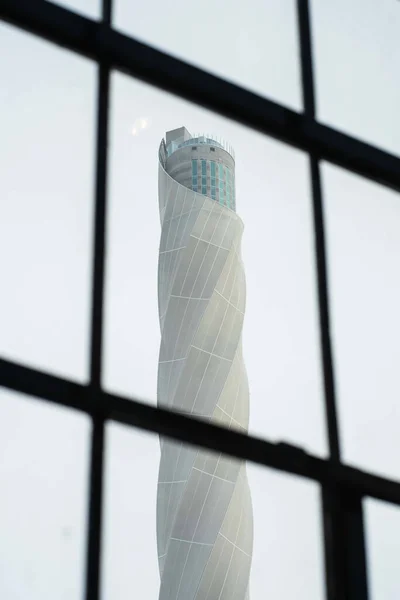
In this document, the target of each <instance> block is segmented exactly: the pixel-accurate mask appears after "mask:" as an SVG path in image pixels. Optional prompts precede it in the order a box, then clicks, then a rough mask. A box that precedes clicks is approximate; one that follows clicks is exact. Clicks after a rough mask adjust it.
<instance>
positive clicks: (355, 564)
mask: <svg viewBox="0 0 400 600" xmlns="http://www.w3.org/2000/svg"><path fill="white" fill-rule="evenodd" d="M309 1H310V0H297V12H298V27H299V38H300V58H301V76H302V90H303V105H304V116H305V119H306V121H307V120H308V121H309V122H313V121H314V119H315V91H314V89H315V88H314V77H313V62H312V43H311V26H310V10H309ZM319 159H320V157H319V156H318V155H317V154H315V153H310V176H311V189H312V204H313V219H314V235H315V255H316V268H317V289H318V308H319V322H320V340H321V352H322V368H323V375H324V392H325V394H324V395H325V413H326V423H327V429H328V438H329V450H330V457H331V460H332V461H335V462H338V461H340V443H339V433H338V420H337V409H336V398H335V378H334V369H333V359H332V344H331V336H330V313H329V293H328V276H327V266H326V243H325V231H324V215H323V201H322V187H321V173H320V164H319V162H320V160H319ZM322 511H323V526H324V545H325V573H326V576H325V577H326V594H327V600H342V599H343V600H367V599H368V589H367V573H366V558H365V544H364V524H363V512H362V498H361V496H360V495H359V494H354V493H352V492H350V491H349V490H348V489H345V488H341V487H338V486H327V485H324V486H323V489H322Z"/></svg>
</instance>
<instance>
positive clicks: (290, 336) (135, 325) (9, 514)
mask: <svg viewBox="0 0 400 600" xmlns="http://www.w3.org/2000/svg"><path fill="white" fill-rule="evenodd" d="M63 4H64V5H67V6H69V7H71V8H74V9H75V10H79V11H81V12H82V13H84V14H86V15H88V16H91V17H97V16H98V3H97V2H94V0H74V2H72V1H70V2H65V3H63ZM311 5H312V25H313V32H314V54H315V55H316V61H315V63H316V64H315V66H316V82H317V105H318V117H319V118H320V120H321V121H323V122H326V123H328V124H329V125H332V126H335V127H338V128H340V129H342V130H344V131H346V132H349V133H351V134H353V135H355V136H357V137H359V138H362V139H364V140H366V141H368V142H371V143H374V144H376V145H379V146H381V147H382V148H385V149H386V150H388V151H390V152H392V153H395V154H399V153H400V126H399V119H398V107H399V106H400V83H399V78H398V73H399V69H400V45H399V42H398V40H399V39H400V4H399V3H398V2H397V1H396V0H381V1H380V2H379V3H378V2H377V1H376V0H351V2H348V0H347V1H346V0H337V1H336V2H334V3H333V2H328V1H327V0H319V1H317V0H315V1H313V2H312V3H311ZM294 6H295V2H294V1H289V0H286V2H282V1H281V0H268V1H266V0H251V1H250V3H247V4H244V3H239V2H234V3H232V1H231V2H228V1H227V0H217V2H211V0H203V2H202V3H201V4H200V5H198V6H196V7H194V6H193V5H192V4H190V3H187V2H186V1H185V0H176V1H175V2H174V3H173V4H171V3H170V4H166V3H163V2H160V0H148V1H147V2H142V3H134V4H132V3H131V2H130V1H129V0H116V10H115V26H116V27H117V28H119V29H120V30H122V31H124V32H125V33H128V34H131V35H135V36H137V37H139V38H141V39H142V40H144V41H147V42H149V43H151V44H154V45H156V46H158V47H160V48H162V49H164V50H167V51H170V52H173V53H174V54H175V55H177V56H180V57H184V58H186V59H187V60H189V61H191V62H193V63H195V64H198V65H200V66H202V67H204V68H206V69H208V70H211V71H213V72H215V73H217V74H219V75H224V76H226V77H227V78H229V79H231V80H234V81H236V82H238V83H240V84H242V85H245V86H246V87H248V88H250V89H253V90H255V91H257V92H258V93H260V94H263V95H266V96H268V97H270V98H271V99H273V100H276V101H278V102H281V103H284V104H285V105H287V106H289V107H291V108H293V109H295V110H301V93H300V88H299V65H298V55H297V54H298V52H297V34H296V21H295V11H294ZM155 15H157V18H155ZM6 53H7V56H8V60H7V61H1V62H0V75H1V81H2V85H1V87H0V131H1V143H0V197H1V199H2V201H1V202H0V211H1V212H0V274H1V281H2V289H1V295H0V332H1V335H0V355H1V356H3V357H6V358H9V359H13V360H16V361H18V362H22V363H26V364H28V365H30V366H33V367H36V368H39V369H41V370H44V371H47V372H50V373H54V374H56V375H60V376H64V377H68V378H70V379H73V380H76V381H79V382H86V381H87V379H88V335H89V310H90V289H91V281H90V269H91V262H92V256H91V244H92V216H93V174H94V168H93V167H94V133H95V128H94V125H95V92H96V68H95V65H93V63H91V62H90V61H87V60H83V59H81V58H80V57H77V56H75V55H73V54H71V53H68V52H65V51H64V50H60V49H59V48H56V47H54V46H50V45H49V44H47V43H44V42H42V41H40V40H38V39H36V38H34V37H32V36H28V35H26V34H24V33H20V32H18V31H17V30H15V29H13V28H11V27H9V26H5V25H0V54H1V55H2V56H5V55H6ZM111 105H112V114H111V123H110V149H111V152H110V180H109V215H108V217H109V222H108V232H107V241H108V245H107V249H108V255H107V274H106V311H105V313H106V319H105V351H104V377H103V385H104V387H105V389H107V390H110V391H113V392H116V393H118V394H121V395H124V396H127V397H137V398H140V399H142V400H144V401H146V402H150V403H153V404H154V403H155V401H156V377H157V361H158V347H159V340H160V334H159V325H158V311H157V295H156V292H157V258H158V244H159V236H160V224H159V215H158V200H157V150H158V145H159V142H160V139H161V138H162V136H163V135H164V133H165V131H166V130H168V129H173V128H175V127H179V126H182V125H185V126H186V127H187V128H188V129H189V131H193V132H205V133H212V134H215V135H218V136H221V137H223V138H224V139H226V140H227V141H229V142H230V143H231V144H232V145H233V147H234V149H235V152H236V184H237V190H236V196H237V212H238V213H239V215H240V216H241V218H242V219H243V221H244V224H245V231H244V235H243V260H244V265H245V271H246V278H247V307H246V317H245V324H244V359H245V363H246V367H247V370H248V374H249V384H250V407H251V415H250V431H251V432H252V433H255V434H257V435H260V436H264V437H266V438H268V439H271V440H273V441H276V440H285V441H288V442H290V443H293V444H296V445H299V446H301V447H303V448H304V449H305V450H306V451H309V452H312V453H314V454H317V455H320V456H327V451H328V450H327V440H326V431H325V424H324V409H323V392H322V380H321V372H320V367H321V365H320V349H319V339H318V319H317V312H316V307H317V302H316V289H315V266H314V260H313V238H312V221H311V219H312V214H311V204H310V184H309V177H308V159H307V156H306V155H304V154H303V153H301V152H299V151H295V150H293V149H291V148H290V147H287V146H285V145H283V144H280V143H277V142H276V141H274V140H270V139H268V138H266V137H264V136H261V135H259V134H256V133H254V132H252V131H251V130H249V129H246V128H244V127H242V126H239V125H237V124H235V123H233V122H230V121H228V120H226V119H223V118H222V117H220V116H217V115H214V114H212V113H210V112H208V111H206V110H204V109H202V108H199V107H196V106H194V105H191V104H189V103H187V102H185V101H183V100H181V99H179V98H176V97H173V96H170V95H168V94H166V93H164V92H161V91H159V90H156V89H155V88H151V87H150V86H147V85H144V84H142V83H140V82H137V81H135V80H132V79H129V78H127V77H125V76H122V75H119V74H114V75H113V77H112V102H111ZM142 119H145V120H146V128H144V129H140V127H139V128H138V123H139V120H142ZM134 130H135V131H136V133H135V132H134ZM134 133H135V134H134ZM322 175H323V187H324V209H325V215H326V219H327V241H328V266H329V281H330V291H331V308H332V333H333V344H334V356H335V361H336V362H335V367H336V382H337V391H338V406H339V422H340V427H341V431H340V435H341V443H342V449H343V457H344V460H346V461H347V462H348V463H349V464H353V465H355V466H359V467H360V468H363V469H366V470H371V471H373V472H377V473H380V474H383V475H387V476H390V477H394V478H397V479H400V467H399V461H398V460H397V457H398V456H399V452H400V441H399V440H400V436H399V431H400V406H399V401H398V398H399V396H400V382H399V377H398V364H399V359H400V347H399V339H400V335H399V334H400V331H399V330H400V316H399V310H398V307H399V306H400V285H399V280H398V278H397V277H396V275H397V274H398V272H399V266H398V265H399V261H400V236H399V229H400V203H399V201H400V199H399V197H398V194H396V193H395V192H393V191H390V190H387V189H385V188H383V187H381V186H378V185H376V184H372V183H370V182H368V181H366V180H363V179H361V178H360V177H356V176H354V175H351V174H349V173H346V172H345V171H343V170H341V169H338V168H336V167H333V166H331V165H327V164H324V165H323V166H322ZM89 440H90V422H89V420H88V419H86V418H85V417H83V416H82V415H79V414H76V413H74V412H71V411H67V410H63V409H60V408H58V407H53V406H51V405H48V404H46V403H41V402H40V403H39V402H32V401H31V400H29V399H26V398H23V397H21V396H18V395H16V394H13V393H10V392H8V391H5V390H1V391H0V487H1V489H2V493H1V495H0V531H1V538H0V597H1V598H4V599H5V600H20V599H21V600H22V599H24V600H25V599H26V598H29V599H30V600H53V599H54V598H57V599H58V598H60V600H67V599H68V600H70V599H72V600H75V599H76V600H80V599H81V598H82V588H83V581H84V571H83V557H84V551H85V523H86V503H85V500H86V497H85V493H86V491H87V479H86V477H87V466H88V465H87V461H88V450H89ZM158 461H159V443H158V439H157V436H154V435H150V434H145V433H143V432H140V431H137V430H131V429H128V428H125V427H122V426H117V425H110V426H109V427H108V430H107V455H106V482H107V484H106V491H105V538H104V560H103V583H104V586H103V600H125V599H126V600H128V598H132V597H133V596H134V595H140V598H141V600H154V599H156V598H157V593H158V584H159V578H158V565H157V551H156V538H155V524H156V520H155V501H156V484H157V471H158ZM248 469H249V478H250V486H251V493H252V499H253V505H254V520H255V543H254V557H253V568H252V574H251V600H261V598H264V597H270V598H279V599H280V600H281V599H282V600H286V599H287V600H289V599H292V598H293V597H296V598H297V599H298V600H303V599H304V600H318V599H320V598H323V594H324V591H323V590H324V587H323V586H324V582H323V556H322V541H321V524H320V515H319V510H320V501H319V489H318V486H316V485H314V484H313V483H311V482H308V481H306V480H304V481H303V480H300V479H298V478H295V477H291V476H287V475H283V474H280V473H276V472H273V471H270V470H268V469H261V468H259V467H255V466H254V465H249V467H248ZM28 499H29V503H28V502H27V500H28ZM366 517H367V533H368V560H369V563H370V565H371V569H370V584H371V592H372V594H371V598H372V600H378V599H381V598H382V599H384V600H392V599H393V600H398V598H399V595H400V577H399V575H398V571H399V569H398V564H397V558H398V556H399V552H400V510H399V509H397V508H395V507H391V506H387V505H385V504H383V503H377V502H374V501H368V503H367V504H366ZM288 575H289V576H288Z"/></svg>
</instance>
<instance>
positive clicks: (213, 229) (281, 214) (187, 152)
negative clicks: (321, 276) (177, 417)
mask: <svg viewBox="0 0 400 600" xmlns="http://www.w3.org/2000/svg"><path fill="white" fill-rule="evenodd" d="M112 107H113V110H112V122H111V169H110V194H109V198H110V203H109V210H110V212H109V230H108V244H109V246H108V265H107V278H106V319H105V324H106V327H105V331H106V336H105V342H106V343H105V363H104V364H105V373H104V375H105V376H104V380H103V383H104V385H105V387H106V388H107V389H109V390H110V391H114V392H117V393H119V394H123V395H126V396H133V397H135V396H136V397H139V398H145V399H147V400H148V401H150V402H155V401H156V397H157V370H158V362H159V361H160V369H159V378H158V397H159V401H160V403H161V404H163V403H164V405H167V406H173V407H174V408H176V409H179V410H183V411H188V410H189V411H191V412H192V413H193V414H201V415H203V416H213V417H214V418H216V419H219V420H220V421H222V422H223V423H227V424H229V422H230V423H231V424H233V425H234V424H235V423H236V424H238V423H239V424H241V426H243V427H244V428H247V423H248V405H249V395H250V398H251V403H250V431H252V432H254V433H257V434H261V435H263V436H268V437H272V438H273V439H276V440H281V439H282V438H284V439H286V440H291V441H293V442H295V443H296V444H298V445H301V446H305V447H306V449H308V450H311V451H313V452H317V453H321V454H323V453H324V452H325V451H326V443H325V427H324V419H323V414H324V412H323V394H322V391H321V373H320V371H321V369H320V355H319V336H318V323H317V310H316V293H315V272H314V256H313V235H312V225H311V221H312V219H311V206H310V190H309V182H308V162H307V158H306V156H305V155H303V154H302V153H301V152H298V151H295V150H292V149H290V148H289V147H287V146H284V145H282V144H279V143H277V142H275V141H272V140H270V139H268V138H266V137H264V136H262V135H259V134H256V133H254V132H252V131H250V130H249V129H246V128H245V127H242V126H239V125H236V124H234V123H232V122H231V121H228V120H225V119H222V118H221V117H219V116H216V115H214V114H212V113H210V112H208V111H206V110H204V109H200V108H198V107H195V106H193V105H191V104H189V103H186V102H184V101H182V100H179V99H177V98H175V97H173V96H169V95H167V94H165V93H163V92H160V91H157V90H155V89H153V88H151V87H149V86H146V85H144V84H142V83H138V82H136V81H132V80H129V79H127V78H126V77H124V76H121V75H116V76H115V77H114V78H113V96H112ZM132 107H134V111H135V112H134V113H133V112H132V111H133V108H132ZM143 124H144V125H143ZM180 125H185V126H186V127H187V128H188V129H187V130H186V129H185V131H186V132H187V136H190V135H195V134H190V133H189V132H190V131H201V130H202V129H203V131H214V132H218V139H219V140H220V141H217V139H212V136H211V134H207V135H206V136H204V138H203V137H202V136H197V134H196V137H195V138H190V137H189V140H184V141H183V142H182V144H183V145H182V147H181V148H180V149H176V144H178V142H177V141H176V140H172V139H171V138H172V137H173V136H174V135H175V134H177V132H178V133H179V132H181V133H182V131H183V130H182V131H181V130H179V129H178V130H176V131H175V130H172V129H173V128H174V127H177V126H180ZM132 130H133V131H134V135H132ZM169 130H171V131H169ZM166 131H169V133H168V143H167V145H168V148H166V149H165V152H166V153H168V152H169V156H168V157H167V158H168V166H167V163H165V165H166V168H167V169H169V171H166V170H165V169H164V167H161V166H160V172H158V165H157V159H158V149H159V147H160V142H161V140H162V139H163V137H164V136H165V135H166ZM177 135H178V134H177ZM182 135H186V133H183V134H182ZM219 135H221V136H222V137H223V139H226V140H229V144H228V142H223V141H222V139H221V138H220V137H219ZM210 136H211V137H210ZM177 139H178V138H177ZM190 139H196V140H197V142H196V146H192V145H191V144H190V143H189V141H190ZM204 140H205V141H204ZM207 140H208V141H207ZM186 142H187V143H186ZM214 144H215V145H214ZM218 144H219V145H218ZM224 144H225V148H227V149H228V148H229V149H230V150H229V152H228V150H227V149H225V148H224ZM230 144H231V145H232V146H233V148H234V149H235V159H233V154H234V151H233V150H232V148H231V146H230ZM161 147H162V148H164V146H161ZM194 148H196V149H194ZM210 148H214V152H213V160H216V161H219V166H225V167H226V166H227V167H228V168H230V169H231V170H232V180H233V186H234V187H236V194H235V193H234V194H233V201H232V206H231V207H228V206H227V205H226V193H225V191H226V190H225V187H226V181H225V177H226V169H224V168H221V169H220V168H219V167H218V168H217V169H216V174H217V175H218V176H219V177H222V179H218V180H217V181H221V183H217V186H216V194H214V195H216V198H215V200H214V199H213V195H212V189H211V185H210V182H211V169H209V170H208V171H207V172H206V180H207V184H206V186H205V187H206V188H207V195H208V197H206V196H204V195H202V187H201V186H200V185H199V186H198V195H197V194H196V192H194V191H193V189H192V185H193V178H192V160H194V155H196V157H198V158H197V159H198V161H199V165H198V169H199V171H201V158H202V157H204V155H207V154H208V153H209V154H210V155H211V150H210ZM171 149H172V151H171ZM185 157H186V158H187V160H185ZM162 160H164V159H162ZM166 160H167V159H166ZM223 161H225V162H226V163H227V164H226V165H223V164H222V163H223ZM160 165H161V163H160ZM288 172H289V173H290V177H287V173H288ZM235 173H236V175H235ZM180 182H182V183H180ZM159 186H160V187H159ZM159 193H160V197H159V198H158V196H159ZM159 201H160V204H159ZM235 201H236V212H235V210H234V208H235ZM166 202H167V203H168V202H169V204H168V207H167V208H166V209H165V210H166V211H170V212H166V213H165V214H164V204H165V203H166ZM160 211H161V213H160ZM171 211H172V212H171ZM173 211H175V213H173ZM160 214H161V219H162V221H163V225H162V226H161V225H160ZM171 215H172V216H171ZM243 226H244V230H243ZM207 236H208V237H207ZM210 236H211V237H210ZM241 242H242V251H241V250H240V243H241ZM240 252H242V259H243V260H241V258H240ZM158 265H159V266H158ZM158 279H159V285H158ZM245 282H246V283H245ZM172 286H173V287H172ZM245 302H246V304H245ZM160 322H161V327H162V328H163V336H162V340H161V336H160V324H159V323H160ZM242 333H243V340H242V335H241V334H242ZM241 341H243V356H242V357H241ZM160 345H161V351H160ZM233 359H235V360H233ZM246 370H247V375H248V380H249V384H248V385H249V390H248V389H247V377H246ZM205 371H207V376H205ZM203 375H204V377H203ZM228 375H229V377H228ZM179 386H180V387H179ZM185 386H186V387H185ZM238 386H239V387H238ZM223 387H224V390H222V388H223ZM239 388H240V390H239ZM238 390H239V391H238ZM217 401H218V404H217ZM226 417H232V420H230V418H228V420H227V419H226Z"/></svg>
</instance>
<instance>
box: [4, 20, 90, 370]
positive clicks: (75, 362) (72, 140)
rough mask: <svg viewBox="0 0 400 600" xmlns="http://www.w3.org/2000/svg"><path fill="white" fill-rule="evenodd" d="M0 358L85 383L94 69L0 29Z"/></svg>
mask: <svg viewBox="0 0 400 600" xmlns="http://www.w3.org/2000/svg"><path fill="white" fill-rule="evenodd" d="M0 54H1V55H2V56H8V57H9V58H8V60H5V61H1V64H0V78H1V81H2V82H3V83H2V91H1V93H0V115H1V116H0V120H1V124H0V129H1V143H0V195H1V198H2V201H1V208H0V276H1V282H2V285H1V296H0V331H1V337H0V355H2V356H3V357H7V358H10V359H13V360H17V361H19V362H23V363H27V364H28V365H30V366H33V367H37V368H40V369H44V370H46V371H51V372H54V373H56V374H60V375H64V376H67V377H71V378H74V379H78V380H80V381H86V380H87V376H88V332H89V310H90V288H91V281H90V279H91V277H90V269H91V244H92V223H91V220H92V212H93V177H94V173H93V165H94V156H93V151H94V106H95V100H94V97H95V83H96V77H95V75H96V73H95V67H94V65H93V64H92V63H91V62H89V61H87V60H84V59H82V58H79V57H78V56H76V55H75V54H72V53H68V52H66V51H64V50H61V49H60V48H58V47H57V46H53V45H50V44H48V43H47V42H43V41H41V40H39V39H38V38H36V37H33V36H31V35H27V34H25V33H22V32H20V31H18V30H17V29H14V28H11V27H9V26H7V25H0Z"/></svg>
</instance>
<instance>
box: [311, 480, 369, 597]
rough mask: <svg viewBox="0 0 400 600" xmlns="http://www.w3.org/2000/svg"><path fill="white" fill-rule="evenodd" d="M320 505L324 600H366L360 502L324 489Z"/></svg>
mask: <svg viewBox="0 0 400 600" xmlns="http://www.w3.org/2000/svg"><path fill="white" fill-rule="evenodd" d="M322 504H323V507H322V508H323V522H324V537H325V549H326V550H328V551H326V552H325V572H326V586H327V591H328V599H329V600H331V599H332V600H333V599H335V600H342V599H343V600H368V582H367V568H366V553H365V535H364V519H363V510H362V499H361V497H360V495H359V494H354V493H353V492H352V491H351V490H346V489H344V488H341V489H340V490H339V488H335V487H330V486H324V489H323V492H322Z"/></svg>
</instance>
